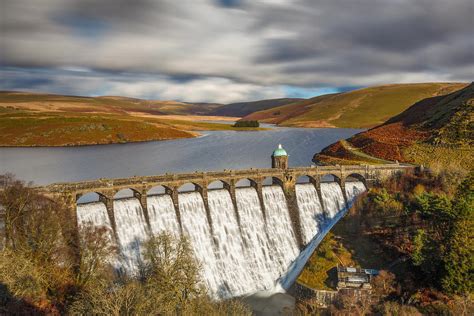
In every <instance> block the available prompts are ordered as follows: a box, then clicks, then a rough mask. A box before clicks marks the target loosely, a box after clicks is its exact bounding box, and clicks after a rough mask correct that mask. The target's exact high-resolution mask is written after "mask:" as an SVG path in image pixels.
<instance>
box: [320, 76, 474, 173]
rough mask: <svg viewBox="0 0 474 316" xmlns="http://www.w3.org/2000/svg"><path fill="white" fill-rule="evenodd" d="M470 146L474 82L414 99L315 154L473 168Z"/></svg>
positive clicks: (335, 159)
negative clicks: (393, 113) (386, 117)
mask: <svg viewBox="0 0 474 316" xmlns="http://www.w3.org/2000/svg"><path fill="white" fill-rule="evenodd" d="M473 148H474V83H472V84H470V85H468V86H466V87H464V88H463V89H460V90H458V91H455V92H452V93H449V94H446V95H443V96H436V97H431V98H426V99H424V100H422V101H419V102H417V103H415V104H414V105H413V106H411V107H409V108H408V109H407V110H405V111H404V112H402V113H400V114H399V115H397V116H395V117H393V118H391V119H389V120H388V121H387V122H385V123H384V124H382V125H380V126H377V127H375V128H373V129H371V130H368V131H366V132H363V133H359V134H357V135H355V136H353V137H351V138H349V139H348V140H347V141H339V142H337V143H335V144H332V145H330V146H328V147H326V148H325V149H323V150H322V151H321V153H319V154H316V155H315V157H314V159H315V161H319V162H325V163H364V162H370V163H376V161H375V159H374V158H377V159H385V160H391V161H394V160H398V161H402V162H412V163H418V164H424V165H428V166H430V167H431V168H432V169H446V168H448V169H449V168H451V169H458V170H464V171H467V170H470V169H472V168H473V167H474V155H473ZM361 154H362V155H361Z"/></svg>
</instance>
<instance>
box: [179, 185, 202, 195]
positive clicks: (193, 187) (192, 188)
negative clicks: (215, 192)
mask: <svg viewBox="0 0 474 316" xmlns="http://www.w3.org/2000/svg"><path fill="white" fill-rule="evenodd" d="M200 191H202V186H201V185H200V184H198V183H195V182H186V183H183V184H182V185H180V186H179V187H178V192H179V193H185V192H200Z"/></svg>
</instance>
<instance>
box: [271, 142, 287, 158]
mask: <svg viewBox="0 0 474 316" xmlns="http://www.w3.org/2000/svg"><path fill="white" fill-rule="evenodd" d="M272 156H273V157H281V156H288V154H287V153H286V150H284V149H283V147H281V144H279V145H278V148H277V149H275V151H274V152H273V155H272Z"/></svg>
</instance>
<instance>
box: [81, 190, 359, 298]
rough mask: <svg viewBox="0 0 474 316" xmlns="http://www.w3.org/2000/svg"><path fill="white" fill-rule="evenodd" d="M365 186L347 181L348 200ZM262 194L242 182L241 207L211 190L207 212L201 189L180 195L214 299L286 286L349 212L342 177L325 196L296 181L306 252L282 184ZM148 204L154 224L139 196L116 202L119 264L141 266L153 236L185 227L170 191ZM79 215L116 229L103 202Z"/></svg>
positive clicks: (177, 232)
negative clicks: (144, 246) (142, 248)
mask: <svg viewBox="0 0 474 316" xmlns="http://www.w3.org/2000/svg"><path fill="white" fill-rule="evenodd" d="M363 191H365V187H364V185H363V183H361V182H347V183H346V187H345V193H346V196H347V199H348V202H347V205H351V204H352V202H353V200H354V199H355V197H356V196H357V195H358V194H360V193H361V192H363ZM262 197H263V201H260V200H259V195H258V194H257V191H256V189H255V188H251V187H246V188H237V189H236V196H235V202H236V206H237V210H236V209H235V206H234V203H233V202H232V198H231V196H230V193H229V191H227V190H225V189H216V190H209V191H208V205H209V210H208V211H209V214H207V211H206V207H205V204H204V201H203V199H202V196H201V194H200V193H198V192H187V193H179V196H178V202H179V203H178V204H179V205H178V206H179V212H180V218H181V224H182V232H183V234H184V235H185V236H187V237H188V239H189V242H190V244H191V248H192V249H193V251H194V255H195V256H196V258H197V259H198V260H199V262H200V263H201V265H202V269H201V275H202V278H203V280H204V283H205V284H204V285H205V286H206V287H207V289H208V290H209V292H210V294H211V295H212V296H213V297H215V298H229V297H234V296H242V295H247V294H251V293H255V292H257V291H261V290H272V289H275V286H277V288H279V287H281V289H287V288H288V287H289V286H290V285H291V284H293V282H294V281H295V279H296V278H297V277H298V275H299V273H300V272H301V270H302V269H303V267H304V265H305V263H306V261H307V260H308V259H309V257H310V256H311V254H312V253H313V251H314V249H315V248H316V247H317V246H318V244H319V243H320V241H321V240H322V239H323V238H324V236H325V235H326V234H327V232H328V231H329V230H330V229H331V228H332V227H333V225H334V224H335V223H336V222H337V221H338V220H339V219H340V218H341V217H342V216H343V215H344V214H345V212H346V210H347V208H346V203H345V201H344V197H343V194H342V190H341V188H340V187H339V185H338V184H337V183H322V184H321V197H322V201H320V200H319V198H318V194H317V191H316V188H315V187H314V186H313V185H312V184H297V185H296V198H297V205H298V209H299V216H300V222H301V230H302V237H303V241H304V243H305V244H307V246H306V248H305V249H304V250H303V251H302V252H300V251H299V247H298V245H297V242H296V237H295V236H296V235H295V232H294V231H293V224H292V221H291V217H290V213H289V209H288V206H287V201H286V198H285V194H284V192H283V190H282V188H281V187H280V186H264V187H263V189H262ZM147 205H148V216H149V221H150V229H148V227H147V224H146V221H145V216H144V213H143V210H142V207H141V205H140V202H139V201H138V200H137V199H135V198H129V199H121V200H116V201H114V214H115V222H116V232H115V236H116V237H117V242H118V248H119V250H120V254H119V258H118V259H117V261H115V262H114V263H113V264H114V265H115V266H116V267H117V268H120V269H121V270H123V271H125V272H127V273H130V274H133V273H135V272H136V270H137V267H138V265H139V263H140V257H141V253H140V244H141V243H142V242H143V241H144V240H146V239H147V238H148V237H149V236H150V234H155V235H156V234H159V233H160V232H163V231H169V232H170V233H172V234H173V235H176V236H179V235H180V233H181V228H180V225H179V222H178V219H177V214H176V210H175V206H174V204H173V201H172V199H171V196H169V195H167V194H163V195H157V196H149V197H148V198H147ZM261 205H263V206H264V208H265V209H264V210H262V208H261ZM264 214H265V217H264ZM208 216H210V219H211V223H212V227H211V223H210V222H209V221H208ZM77 218H78V224H79V226H84V225H85V224H86V223H87V222H92V223H93V224H94V225H96V226H105V227H107V228H109V229H110V230H111V223H110V220H109V217H108V213H107V209H106V207H105V205H104V204H103V203H101V202H97V203H89V204H80V205H78V207H77ZM239 224H240V226H239ZM111 231H112V230H111ZM110 236H111V238H112V237H113V234H111V235H110ZM112 240H115V239H114V238H112Z"/></svg>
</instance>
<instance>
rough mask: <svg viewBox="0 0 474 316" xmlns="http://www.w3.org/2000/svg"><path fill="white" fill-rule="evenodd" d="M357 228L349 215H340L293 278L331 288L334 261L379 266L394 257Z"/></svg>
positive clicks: (378, 267) (343, 263) (335, 264)
mask: <svg viewBox="0 0 474 316" xmlns="http://www.w3.org/2000/svg"><path fill="white" fill-rule="evenodd" d="M358 230H359V228H358V227H357V223H354V222H353V221H352V217H350V216H346V217H344V218H343V219H341V220H340V221H339V222H338V223H337V224H336V225H335V226H334V228H333V229H332V230H331V232H330V233H328V234H327V235H326V237H325V238H324V239H323V241H322V242H321V244H320V245H319V247H318V248H317V249H316V250H315V251H314V253H313V254H312V255H311V258H310V259H309V260H308V262H307V263H306V265H305V267H304V269H303V271H302V272H301V274H300V276H299V277H298V280H297V282H298V283H301V284H303V285H306V286H308V287H310V288H313V289H317V290H333V289H335V287H336V284H335V283H334V281H335V277H336V275H335V273H336V272H335V268H336V267H337V266H338V265H344V266H353V267H361V268H370V269H383V268H386V267H388V266H389V265H390V263H392V262H393V261H394V260H395V259H396V258H393V257H391V256H390V255H389V254H387V252H386V251H385V250H384V249H383V248H382V247H381V246H380V244H379V243H377V242H375V241H374V240H372V239H371V237H370V236H368V235H365V234H360V233H357V232H358Z"/></svg>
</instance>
